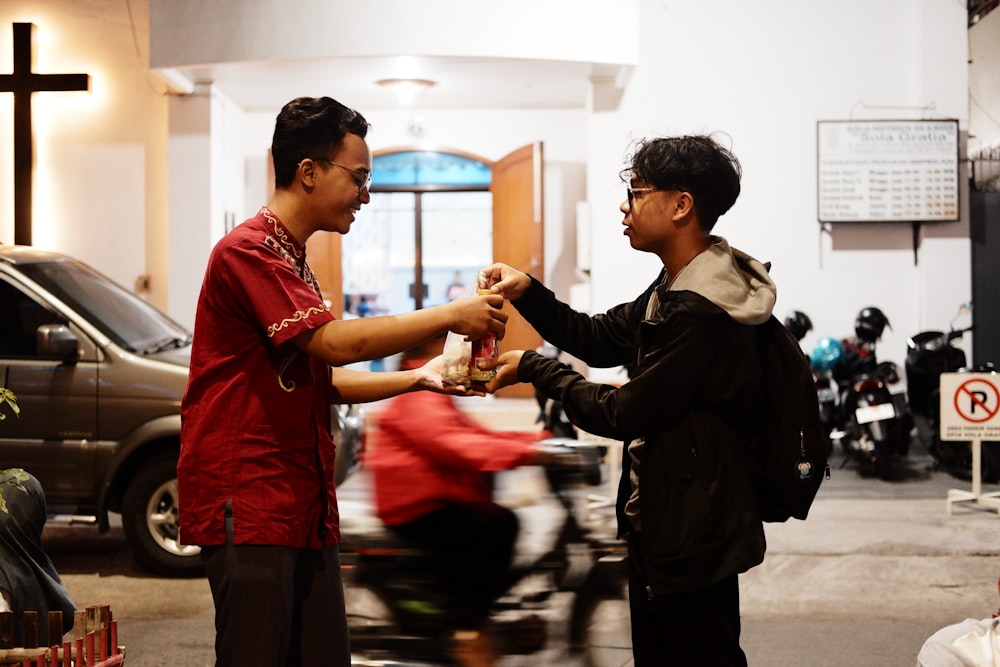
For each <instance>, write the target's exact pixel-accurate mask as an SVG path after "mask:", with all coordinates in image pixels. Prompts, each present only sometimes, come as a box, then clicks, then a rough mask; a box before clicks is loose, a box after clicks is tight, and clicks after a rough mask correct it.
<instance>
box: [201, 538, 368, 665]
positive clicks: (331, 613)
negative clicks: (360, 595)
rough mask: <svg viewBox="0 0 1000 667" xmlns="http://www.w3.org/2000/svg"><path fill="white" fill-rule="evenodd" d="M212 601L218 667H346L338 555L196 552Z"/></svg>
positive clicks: (249, 548)
mask: <svg viewBox="0 0 1000 667" xmlns="http://www.w3.org/2000/svg"><path fill="white" fill-rule="evenodd" d="M201 555H202V559H203V561H204V563H205V569H206V572H207V574H208V583H209V585H210V586H211V587H212V598H213V599H214V600H215V660H216V662H215V664H216V666H217V667H247V665H255V666H258V667H332V666H335V667H348V666H349V665H350V664H351V651H350V645H349V639H348V631H347V619H346V616H345V611H344V586H343V579H342V578H341V572H340V551H339V549H338V548H337V547H336V546H333V547H328V548H326V549H323V550H315V549H292V548H288V547H276V546H256V545H229V546H225V547H204V548H202V551H201Z"/></svg>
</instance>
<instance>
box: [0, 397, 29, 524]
mask: <svg viewBox="0 0 1000 667" xmlns="http://www.w3.org/2000/svg"><path fill="white" fill-rule="evenodd" d="M8 409H9V410H10V411H11V413H13V415H14V416H15V417H17V416H18V415H20V414H21V410H20V408H18V407H17V397H16V396H15V395H14V392H12V391H11V390H10V389H7V387H0V421H3V420H4V419H7V410H8ZM27 478H28V473H26V472H24V469H22V468H7V469H6V470H3V469H0V512H6V511H7V502H6V501H5V500H4V498H3V487H4V485H6V484H10V485H11V486H13V487H15V488H18V489H21V490H22V491H24V490H25V489H24V486H23V482H24V480H26V479H27Z"/></svg>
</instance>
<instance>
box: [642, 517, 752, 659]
mask: <svg viewBox="0 0 1000 667" xmlns="http://www.w3.org/2000/svg"><path fill="white" fill-rule="evenodd" d="M628 560H629V607H630V609H631V614H632V652H633V654H634V656H635V667H668V666H669V667H689V666H690V667H703V666H704V665H712V666H713V667H729V666H733V667H745V666H746V664H747V659H746V655H744V653H743V649H741V648H740V590H739V580H738V575H735V574H734V575H733V576H731V577H727V578H725V579H723V580H722V581H719V582H716V583H714V584H712V585H710V586H705V587H703V588H696V589H693V590H689V591H684V592H682V593H674V594H671V595H658V596H656V597H655V598H654V599H652V600H650V599H648V596H647V594H646V583H645V577H644V576H643V573H642V549H641V547H640V545H639V537H638V535H636V534H634V533H633V534H632V535H630V537H629V559H628Z"/></svg>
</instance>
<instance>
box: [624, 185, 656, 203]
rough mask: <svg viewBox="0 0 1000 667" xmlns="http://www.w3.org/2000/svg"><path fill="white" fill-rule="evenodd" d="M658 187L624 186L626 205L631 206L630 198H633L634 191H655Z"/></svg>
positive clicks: (640, 192)
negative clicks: (626, 198) (626, 197)
mask: <svg viewBox="0 0 1000 667" xmlns="http://www.w3.org/2000/svg"><path fill="white" fill-rule="evenodd" d="M657 190H660V188H633V187H632V186H631V185H626V186H625V191H626V192H627V193H628V195H627V196H628V206H629V208H632V200H633V199H635V193H637V192H638V193H639V194H643V193H646V192H656V191H657Z"/></svg>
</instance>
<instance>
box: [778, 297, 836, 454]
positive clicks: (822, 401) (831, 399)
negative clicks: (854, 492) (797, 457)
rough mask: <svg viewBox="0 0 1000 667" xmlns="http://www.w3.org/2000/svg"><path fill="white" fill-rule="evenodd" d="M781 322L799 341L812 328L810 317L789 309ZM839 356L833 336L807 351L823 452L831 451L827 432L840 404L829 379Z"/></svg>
mask: <svg viewBox="0 0 1000 667" xmlns="http://www.w3.org/2000/svg"><path fill="white" fill-rule="evenodd" d="M784 324H785V328H786V329H788V333H790V334H792V336H794V337H795V340H797V341H799V342H800V343H801V342H802V339H803V338H805V336H806V334H807V333H809V332H810V331H812V328H813V324H812V320H811V319H809V316H808V315H806V314H805V313H803V312H802V311H801V310H793V311H791V312H790V313H789V314H788V315H787V316H786V317H785V321H784ZM842 359H843V350H842V349H841V346H840V342H839V341H838V340H836V339H835V338H820V339H819V340H818V341H816V345H815V346H814V347H813V349H812V352H811V353H810V354H809V366H810V367H811V369H812V378H813V385H815V387H816V397H817V398H818V399H819V423H820V428H821V432H822V435H823V439H824V440H825V441H826V444H827V454H830V453H832V451H833V443H832V441H831V439H830V433H831V432H832V431H833V430H834V429H835V428H836V427H837V423H838V422H837V415H838V407H839V404H840V399H839V396H840V392H839V391H838V389H837V382H836V380H834V379H833V368H834V367H836V366H837V364H839V363H840V362H841V360H842Z"/></svg>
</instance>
